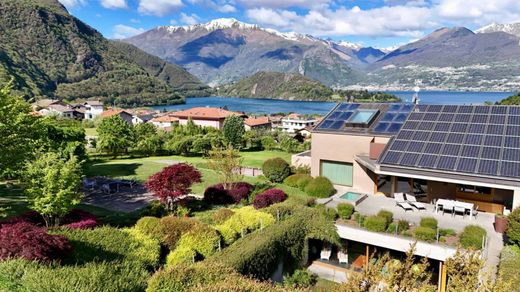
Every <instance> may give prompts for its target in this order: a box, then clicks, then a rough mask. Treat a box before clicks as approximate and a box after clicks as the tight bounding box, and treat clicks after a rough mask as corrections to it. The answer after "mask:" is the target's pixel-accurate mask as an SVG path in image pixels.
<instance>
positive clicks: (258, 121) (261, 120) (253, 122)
mask: <svg viewBox="0 0 520 292" xmlns="http://www.w3.org/2000/svg"><path fill="white" fill-rule="evenodd" d="M244 123H245V124H246V125H248V126H250V127H254V126H260V125H267V124H270V123H271V122H270V121H269V117H258V118H256V117H253V118H245V119H244Z"/></svg>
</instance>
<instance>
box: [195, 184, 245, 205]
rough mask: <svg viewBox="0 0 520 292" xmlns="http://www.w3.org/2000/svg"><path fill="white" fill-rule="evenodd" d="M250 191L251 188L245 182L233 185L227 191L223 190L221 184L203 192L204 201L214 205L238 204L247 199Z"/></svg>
mask: <svg viewBox="0 0 520 292" xmlns="http://www.w3.org/2000/svg"><path fill="white" fill-rule="evenodd" d="M252 189H253V186H252V185H251V184H249V183H246V182H238V183H235V184H234V185H233V188H232V189H229V190H226V189H224V185H223V184H216V185H213V186H210V187H208V188H207V189H206V191H204V200H205V201H206V202H207V203H209V204H215V205H225V204H233V203H234V204H238V203H240V201H242V200H243V199H247V197H248V196H249V194H250V193H251V190H252Z"/></svg>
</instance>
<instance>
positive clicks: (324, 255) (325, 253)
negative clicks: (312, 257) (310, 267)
mask: <svg viewBox="0 0 520 292" xmlns="http://www.w3.org/2000/svg"><path fill="white" fill-rule="evenodd" d="M331 254H332V251H331V250H330V249H324V250H322V251H321V252H320V259H321V260H324V261H329V260H330V255H331Z"/></svg>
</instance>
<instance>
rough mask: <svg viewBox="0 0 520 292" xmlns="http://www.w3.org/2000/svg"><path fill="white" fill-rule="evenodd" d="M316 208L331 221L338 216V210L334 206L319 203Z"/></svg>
mask: <svg viewBox="0 0 520 292" xmlns="http://www.w3.org/2000/svg"><path fill="white" fill-rule="evenodd" d="M316 209H318V210H319V212H320V213H321V214H323V216H325V218H327V219H328V220H330V221H334V220H336V219H337V218H338V212H337V211H336V209H334V208H328V207H326V206H325V205H318V206H316Z"/></svg>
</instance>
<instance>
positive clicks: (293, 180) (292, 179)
mask: <svg viewBox="0 0 520 292" xmlns="http://www.w3.org/2000/svg"><path fill="white" fill-rule="evenodd" d="M302 178H311V179H312V177H311V176H310V175H308V174H303V173H297V174H293V175H290V176H288V177H287V178H286V179H285V180H284V181H283V183H284V184H286V185H288V186H290V187H293V188H296V187H298V181H299V180H300V179H302Z"/></svg>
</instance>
